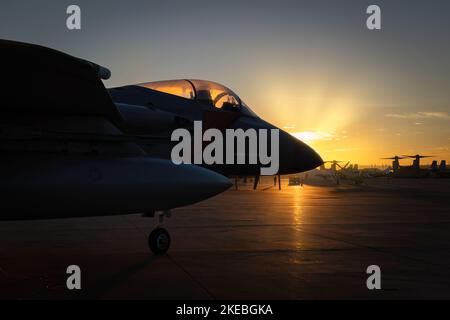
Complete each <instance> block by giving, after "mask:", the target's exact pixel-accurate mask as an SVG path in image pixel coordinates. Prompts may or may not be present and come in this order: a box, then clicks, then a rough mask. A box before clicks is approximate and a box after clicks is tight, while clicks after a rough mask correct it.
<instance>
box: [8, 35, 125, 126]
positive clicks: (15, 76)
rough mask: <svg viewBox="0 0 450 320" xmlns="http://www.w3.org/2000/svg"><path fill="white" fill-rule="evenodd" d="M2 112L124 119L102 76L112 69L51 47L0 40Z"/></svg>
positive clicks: (115, 121)
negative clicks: (0, 55)
mask: <svg viewBox="0 0 450 320" xmlns="http://www.w3.org/2000/svg"><path fill="white" fill-rule="evenodd" d="M0 51H1V52H2V59H1V60H0V68H1V70H2V76H1V80H0V81H1V91H0V112H12V113H25V112H26V113H33V114H62V115H92V116H102V117H106V118H108V119H109V120H110V121H112V122H113V123H119V122H120V121H121V117H120V114H119V113H118V111H117V109H116V107H115V105H114V103H113V102H112V100H111V98H110V96H109V94H108V92H107V91H106V89H105V87H104V85H103V83H102V81H101V79H100V78H101V77H102V78H107V77H108V76H109V70H107V69H106V68H103V67H101V66H99V65H97V64H95V63H92V62H89V61H86V60H83V59H79V58H76V57H73V56H71V55H68V54H65V53H62V52H60V51H57V50H53V49H50V48H46V47H42V46H38V45H34V44H27V43H21V42H15V41H8V40H0Z"/></svg>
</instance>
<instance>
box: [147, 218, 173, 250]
mask: <svg viewBox="0 0 450 320" xmlns="http://www.w3.org/2000/svg"><path fill="white" fill-rule="evenodd" d="M147 216H152V217H154V216H156V218H157V219H158V222H159V223H158V226H157V227H156V228H155V229H153V231H152V232H151V233H150V235H149V236H148V247H149V249H150V251H151V252H153V254H158V255H159V254H164V253H166V252H167V250H169V248H170V242H171V239H170V234H169V232H168V231H167V230H166V229H164V228H162V227H161V226H160V225H161V224H162V223H163V221H164V217H170V211H168V210H167V211H163V212H158V213H152V214H149V215H147Z"/></svg>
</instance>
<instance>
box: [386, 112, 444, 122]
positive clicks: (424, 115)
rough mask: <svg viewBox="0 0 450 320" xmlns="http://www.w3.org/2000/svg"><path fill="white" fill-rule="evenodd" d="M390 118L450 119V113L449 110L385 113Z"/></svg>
mask: <svg viewBox="0 0 450 320" xmlns="http://www.w3.org/2000/svg"><path fill="white" fill-rule="evenodd" d="M385 116H386V117H388V118H394V119H441V120H450V115H449V114H448V113H447V112H414V113H388V114H385Z"/></svg>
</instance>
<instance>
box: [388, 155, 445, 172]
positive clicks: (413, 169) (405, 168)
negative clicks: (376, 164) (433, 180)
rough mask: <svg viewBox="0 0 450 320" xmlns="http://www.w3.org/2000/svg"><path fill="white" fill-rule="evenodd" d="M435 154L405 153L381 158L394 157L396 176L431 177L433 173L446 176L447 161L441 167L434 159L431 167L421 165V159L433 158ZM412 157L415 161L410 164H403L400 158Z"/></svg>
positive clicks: (393, 170) (393, 166) (393, 167)
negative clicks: (400, 155)
mask: <svg viewBox="0 0 450 320" xmlns="http://www.w3.org/2000/svg"><path fill="white" fill-rule="evenodd" d="M431 157H433V156H424V155H420V154H416V155H413V156H411V155H403V156H402V157H399V156H395V157H391V158H381V159H393V160H394V161H393V162H392V176H393V177H396V178H426V177H431V176H432V174H434V175H437V176H439V177H446V176H447V175H446V173H445V172H446V166H445V161H444V162H441V165H440V167H439V168H438V167H437V161H433V163H432V165H431V166H430V167H429V168H423V167H422V166H421V165H420V159H423V158H431ZM406 158H412V159H414V160H413V163H412V165H409V166H401V165H400V162H399V159H406Z"/></svg>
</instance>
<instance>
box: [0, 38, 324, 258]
mask: <svg viewBox="0 0 450 320" xmlns="http://www.w3.org/2000/svg"><path fill="white" fill-rule="evenodd" d="M0 51H1V52H2V59H1V61H0V65H1V70H2V77H1V80H0V81H1V88H2V89H1V93H0V101H1V106H0V112H1V117H0V154H1V158H0V193H1V194H2V201H1V202H0V220H21V219H33V220H34V219H50V218H69V217H86V216H102V215H122V214H132V213H143V214H145V215H146V216H151V217H154V216H157V217H159V218H160V220H162V218H163V217H165V216H168V215H169V210H170V209H173V208H176V207H180V206H185V205H189V204H192V203H195V202H198V201H201V200H204V199H206V198H208V197H211V196H214V195H216V194H218V193H220V192H223V191H224V190H226V189H227V188H229V187H230V186H231V183H230V181H229V179H228V178H227V177H226V176H224V175H256V176H258V175H259V172H260V169H261V167H263V166H264V164H263V163H260V162H258V163H257V164H214V165H204V164H203V165H202V166H197V165H190V164H181V165H176V164H174V163H173V162H172V161H171V160H170V151H171V149H172V147H173V142H172V141H171V139H170V133H171V132H173V130H175V129H177V128H187V129H188V130H192V124H193V122H194V121H197V120H201V121H203V125H204V129H206V128H217V129H219V130H225V129H227V128H233V129H238V128H241V129H244V130H245V129H249V128H253V129H278V128H277V127H275V126H273V125H271V124H270V123H268V122H266V121H264V120H263V119H261V118H259V117H258V116H257V115H256V114H255V113H254V112H253V111H252V110H251V109H250V108H249V107H248V106H247V105H246V104H245V103H244V102H243V101H242V100H241V98H240V97H239V96H237V95H236V94H235V93H234V92H233V91H231V90H230V89H228V88H226V87H225V86H222V85H220V84H218V83H214V82H210V81H202V80H175V81H163V82H149V83H141V84H138V85H127V86H123V87H116V88H112V89H105V87H104V85H103V82H102V81H101V80H102V79H107V78H109V77H110V71H109V70H108V69H106V68H104V67H102V66H100V65H98V64H95V63H92V62H90V61H87V60H83V59H79V58H76V57H73V56H70V55H68V54H65V53H62V52H59V51H56V50H53V49H49V48H46V47H42V46H38V45H33V44H26V43H20V42H15V41H7V40H0ZM130 63H132V62H130ZM279 132H280V134H279V172H278V173H279V174H288V173H296V172H302V171H307V170H310V169H313V168H315V167H317V166H319V165H320V164H321V163H322V159H321V158H320V156H319V155H318V154H317V153H316V152H315V151H314V150H313V149H311V148H310V147H308V146H307V145H306V144H304V143H303V142H301V141H299V140H297V139H296V138H294V137H292V136H291V135H290V134H288V133H286V132H284V131H282V130H280V131H279ZM268 148H269V150H271V146H268ZM246 150H248V148H247V149H246ZM245 157H246V158H248V157H249V154H248V152H246V154H245ZM169 245H170V236H169V233H168V232H167V230H165V229H164V228H162V227H160V226H158V227H157V228H156V229H155V230H153V231H152V233H151V234H150V235H149V247H150V249H151V250H152V251H153V252H154V253H164V252H166V251H167V250H168V248H169Z"/></svg>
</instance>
